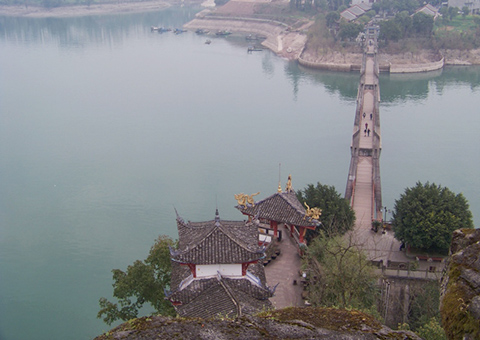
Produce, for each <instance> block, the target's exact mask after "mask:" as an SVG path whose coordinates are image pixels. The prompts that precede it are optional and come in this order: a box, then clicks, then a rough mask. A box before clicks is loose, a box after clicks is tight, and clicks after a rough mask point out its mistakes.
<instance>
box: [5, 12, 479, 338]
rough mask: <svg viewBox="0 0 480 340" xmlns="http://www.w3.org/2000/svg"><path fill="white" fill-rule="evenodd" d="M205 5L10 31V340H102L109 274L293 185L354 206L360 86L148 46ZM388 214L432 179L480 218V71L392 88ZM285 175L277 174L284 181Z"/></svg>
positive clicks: (344, 78) (36, 22)
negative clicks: (249, 200)
mask: <svg viewBox="0 0 480 340" xmlns="http://www.w3.org/2000/svg"><path fill="white" fill-rule="evenodd" d="M197 11H198V8H188V7H183V8H171V9H168V10H164V11H162V12H157V13H147V14H129V15H116V16H97V17H81V18H68V19H52V18H50V19H26V18H17V19H15V18H1V17H0V33H1V34H0V51H1V53H0V176H1V177H0V178H1V180H0V339H2V340H24V339H37V340H42V339H45V340H46V339H48V340H52V339H53V340H57V339H58V340H60V339H62V340H63V339H90V338H93V337H95V336H96V335H99V334H100V333H102V332H103V331H107V330H108V329H109V328H110V327H109V326H107V325H105V324H103V323H102V321H101V320H98V319H97V318H96V313H97V312H98V309H99V307H98V299H99V298H100V297H102V296H104V297H107V298H108V299H111V298H112V286H111V284H112V282H113V281H112V277H111V269H113V268H120V269H125V268H126V266H127V265H129V264H131V263H133V261H134V260H136V259H144V258H145V257H146V255H147V253H148V250H149V249H150V246H151V245H152V244H153V242H154V239H155V238H156V237H157V236H158V235H159V234H168V235H170V236H172V237H176V224H175V210H174V209H176V210H177V211H178V212H179V214H180V215H182V217H184V218H185V219H187V220H192V221H202V220H209V219H213V218H214V213H215V209H216V208H217V207H218V209H219V211H220V216H221V218H223V219H239V220H240V219H243V216H242V215H241V214H240V213H239V212H238V211H237V210H236V209H234V206H235V204H236V201H235V200H234V196H233V195H234V194H237V193H240V192H244V193H247V194H252V193H255V192H257V191H260V192H261V194H260V195H259V196H256V198H257V199H262V198H265V197H267V196H269V195H270V194H272V193H274V192H275V191H276V189H277V186H278V181H279V178H280V180H281V182H282V186H285V182H286V180H287V176H288V175H289V174H291V175H292V178H293V186H294V189H296V190H299V189H302V188H303V187H305V186H306V185H307V184H309V183H316V182H321V183H323V184H328V185H334V186H335V187H336V188H337V190H338V191H339V192H340V193H341V194H342V195H343V193H344V190H345V185H346V179H347V175H348V166H349V162H350V150H349V148H350V142H351V133H352V128H353V119H354V112H355V99H356V92H357V85H358V80H359V75H358V74H356V73H333V72H323V71H315V70H307V69H304V68H301V67H299V66H298V65H297V64H296V63H294V62H287V61H285V60H282V59H280V58H278V57H276V56H275V55H274V54H272V53H271V52H269V51H260V52H254V53H250V54H248V53H247V45H248V44H247V42H246V41H245V39H244V37H241V36H239V37H235V36H230V37H228V38H217V37H214V36H209V37H208V38H209V39H211V40H212V43H211V44H210V45H208V44H205V43H204V42H205V40H206V39H207V37H205V36H199V35H196V34H195V33H193V32H186V33H183V34H179V35H175V34H173V33H171V32H169V33H164V34H158V33H152V32H150V26H151V25H159V26H167V27H172V28H173V27H179V26H181V25H182V24H183V23H185V22H187V21H189V20H191V19H192V18H193V17H194V15H195V13H196V12H197ZM380 86H381V98H382V102H381V107H380V115H381V128H382V146H383V150H382V155H381V176H382V189H383V201H384V204H385V206H387V208H388V209H391V208H392V207H393V204H394V201H395V199H398V198H399V196H400V194H401V193H403V191H404V189H405V188H406V187H411V186H414V185H415V183H416V182H417V181H422V182H425V181H430V182H435V183H437V184H441V185H443V186H447V187H449V188H450V189H451V190H453V191H454V192H457V193H459V192H462V193H463V194H464V195H465V197H466V198H467V199H468V201H469V202H470V207H471V210H472V212H473V214H474V220H475V224H476V226H478V225H479V219H480V180H479V176H478V169H479V168H480V154H479V151H478V150H479V149H478V143H479V141H480V140H479V137H478V131H479V128H480V118H479V117H480V115H479V114H478V107H479V98H480V97H479V92H480V90H479V89H480V87H479V86H480V68H478V67H462V68H447V69H445V70H442V71H439V72H435V73H428V74H417V75H382V76H381V78H380ZM279 164H281V166H279Z"/></svg>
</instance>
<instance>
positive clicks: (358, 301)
mask: <svg viewBox="0 0 480 340" xmlns="http://www.w3.org/2000/svg"><path fill="white" fill-rule="evenodd" d="M353 240H354V237H353V234H352V233H348V234H347V235H344V236H340V235H336V236H330V235H328V233H325V232H321V234H320V235H319V236H318V237H316V238H315V239H314V240H313V242H312V243H311V244H310V245H309V247H308V250H307V257H306V258H307V261H308V264H309V265H308V268H309V270H310V278H315V277H316V279H313V280H312V279H311V280H310V284H309V290H308V292H309V301H310V302H311V303H313V304H314V305H318V306H325V307H331V306H337V307H340V308H348V307H350V308H355V309H359V310H363V311H367V310H368V311H370V312H374V311H375V304H376V301H377V298H378V293H379V290H378V286H377V279H378V277H377V276H376V275H375V272H374V267H373V266H372V264H371V261H369V260H368V259H367V257H366V255H365V253H363V251H362V250H361V248H360V247H359V246H357V245H356V244H355V243H354V241H353Z"/></svg>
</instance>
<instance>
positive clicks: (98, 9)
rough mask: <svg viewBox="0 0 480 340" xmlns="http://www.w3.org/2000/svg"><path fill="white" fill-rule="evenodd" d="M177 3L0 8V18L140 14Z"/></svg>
mask: <svg viewBox="0 0 480 340" xmlns="http://www.w3.org/2000/svg"><path fill="white" fill-rule="evenodd" d="M176 2H178V1H169V0H150V1H141V2H111V3H102V4H91V5H90V6H87V5H72V6H59V7H53V8H46V7H42V6H25V5H16V6H3V5H1V6H0V16H10V17H28V18H49V17H53V18H67V17H80V16H89V15H106V14H122V13H142V12H153V11H160V10H162V9H165V8H168V7H170V6H171V5H172V4H174V3H176Z"/></svg>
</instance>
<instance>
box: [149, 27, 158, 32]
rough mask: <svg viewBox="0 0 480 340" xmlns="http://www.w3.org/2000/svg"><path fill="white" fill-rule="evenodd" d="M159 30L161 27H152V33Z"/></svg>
mask: <svg viewBox="0 0 480 340" xmlns="http://www.w3.org/2000/svg"><path fill="white" fill-rule="evenodd" d="M159 28H160V27H157V26H151V27H150V31H152V32H155V31H158V29H159Z"/></svg>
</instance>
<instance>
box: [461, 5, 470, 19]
mask: <svg viewBox="0 0 480 340" xmlns="http://www.w3.org/2000/svg"><path fill="white" fill-rule="evenodd" d="M468 14H470V9H469V8H468V7H467V6H463V7H462V15H463V17H466V16H467V15H468Z"/></svg>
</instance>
